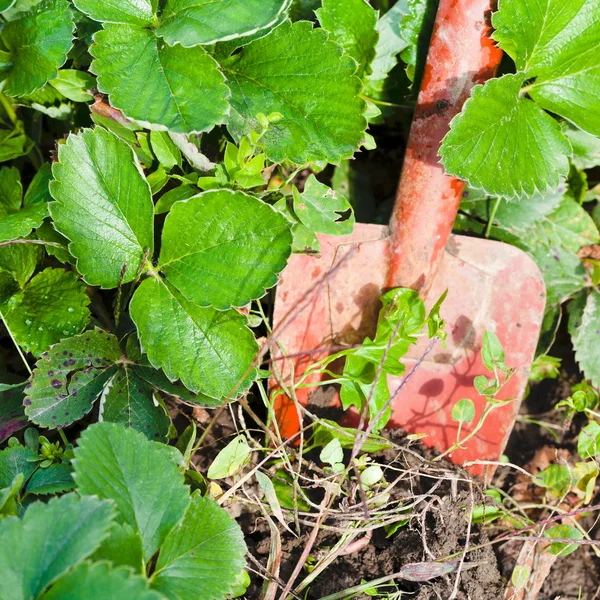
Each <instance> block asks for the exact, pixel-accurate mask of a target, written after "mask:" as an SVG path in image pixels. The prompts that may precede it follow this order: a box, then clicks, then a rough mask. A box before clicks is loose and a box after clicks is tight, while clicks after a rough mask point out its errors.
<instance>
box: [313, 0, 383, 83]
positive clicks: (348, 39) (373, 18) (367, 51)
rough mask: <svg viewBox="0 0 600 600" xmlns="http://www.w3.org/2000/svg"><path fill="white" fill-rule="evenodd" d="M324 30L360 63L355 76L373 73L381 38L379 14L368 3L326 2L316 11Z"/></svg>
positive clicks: (349, 1) (360, 1) (350, 0)
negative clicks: (378, 27) (377, 28)
mask: <svg viewBox="0 0 600 600" xmlns="http://www.w3.org/2000/svg"><path fill="white" fill-rule="evenodd" d="M316 13H317V17H318V19H319V22H320V23H321V27H323V29H326V30H327V31H329V33H330V39H332V40H333V41H334V42H337V43H338V44H339V45H340V46H341V47H342V48H343V49H344V50H345V51H346V53H347V54H348V55H349V56H351V57H352V58H353V59H354V60H355V61H356V62H357V64H358V69H357V71H356V75H358V77H360V78H361V79H362V78H363V77H364V76H365V75H368V74H370V72H371V63H372V62H373V59H374V58H375V46H376V45H377V40H378V38H379V35H378V33H377V30H376V26H377V13H376V12H375V10H373V8H372V7H371V6H370V5H369V3H368V2H366V0H323V2H322V8H320V9H318V10H317V11H316Z"/></svg>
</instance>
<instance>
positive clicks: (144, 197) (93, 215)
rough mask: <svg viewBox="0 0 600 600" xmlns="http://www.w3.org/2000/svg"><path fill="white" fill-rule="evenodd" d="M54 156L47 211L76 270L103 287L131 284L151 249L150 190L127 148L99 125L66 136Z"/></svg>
mask: <svg viewBox="0 0 600 600" xmlns="http://www.w3.org/2000/svg"><path fill="white" fill-rule="evenodd" d="M58 158H59V162H58V163H56V164H55V165H54V167H53V175H54V180H53V181H52V182H51V184H50V192H51V193H52V196H53V198H54V199H55V202H52V203H51V204H50V212H51V214H52V218H53V220H54V225H55V227H56V229H57V230H58V231H59V232H60V233H62V234H63V235H64V236H65V237H66V238H68V239H69V240H70V242H71V243H70V244H69V252H70V253H71V254H72V255H73V256H75V258H77V268H78V270H79V272H80V273H81V274H82V275H83V276H84V278H85V279H86V281H87V282H88V283H89V284H91V285H99V286H101V287H104V288H111V287H117V286H118V285H119V284H120V283H126V282H128V281H131V280H132V279H134V278H135V277H136V275H137V274H138V272H139V270H140V268H141V266H142V261H143V260H144V256H145V255H146V253H147V252H152V249H153V247H154V239H153V212H154V211H153V208H152V200H151V196H150V188H149V186H148V184H147V182H146V181H145V180H144V177H143V174H142V172H141V169H140V168H139V166H138V165H137V164H136V162H135V158H134V154H133V152H132V151H131V148H130V147H129V146H128V145H127V144H126V143H125V142H123V141H121V140H119V139H118V138H117V137H116V136H114V135H112V134H111V133H109V132H107V131H106V130H105V129H102V128H100V127H97V128H95V129H93V130H86V131H84V132H82V133H80V134H78V135H71V136H69V139H68V140H67V142H66V144H64V145H62V146H61V147H60V148H59V153H58ZM123 271H124V272H123Z"/></svg>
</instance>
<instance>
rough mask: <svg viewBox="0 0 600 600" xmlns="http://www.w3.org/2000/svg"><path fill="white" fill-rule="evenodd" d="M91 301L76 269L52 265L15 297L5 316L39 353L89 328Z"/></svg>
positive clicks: (25, 342)
mask: <svg viewBox="0 0 600 600" xmlns="http://www.w3.org/2000/svg"><path fill="white" fill-rule="evenodd" d="M89 303H90V299H89V297H88V296H87V295H86V293H85V285H84V284H83V283H82V282H81V281H79V279H78V278H77V275H76V274H75V273H72V272H69V271H65V270H64V269H52V268H48V269H45V270H44V271H41V272H40V273H38V274H37V275H36V276H35V277H33V278H32V279H31V280H30V281H29V283H27V285H25V287H24V288H23V290H22V291H21V292H20V293H18V294H15V295H14V296H13V297H12V298H11V300H10V302H9V303H8V310H7V312H6V313H5V315H4V317H5V320H6V323H7V325H8V327H9V328H10V330H11V332H12V334H13V336H14V337H15V339H16V341H17V343H18V344H19V345H20V346H21V347H22V348H23V349H24V350H26V351H27V352H31V353H32V354H34V355H35V356H39V355H40V354H41V353H42V352H43V351H44V350H47V349H48V348H49V347H50V346H51V345H52V344H55V343H56V342H58V341H60V340H61V339H63V338H68V337H70V336H72V335H76V334H78V333H80V332H81V331H82V330H83V329H84V328H85V326H86V325H87V324H88V322H89V319H90V311H89V310H88V304H89Z"/></svg>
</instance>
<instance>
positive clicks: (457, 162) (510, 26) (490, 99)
mask: <svg viewBox="0 0 600 600" xmlns="http://www.w3.org/2000/svg"><path fill="white" fill-rule="evenodd" d="M563 9H564V7H563V6H562V3H561V2H560V0H550V1H549V2H545V3H541V4H540V3H538V2H535V1H534V0H502V1H501V2H500V3H499V6H498V12H497V13H495V14H494V16H493V25H494V28H495V32H494V38H495V39H496V41H497V42H498V44H499V46H500V47H501V48H502V49H503V50H505V51H506V52H507V53H508V54H509V55H510V56H511V58H512V59H513V60H514V61H515V63H516V68H517V73H516V74H515V75H505V76H504V77H502V78H500V79H494V80H491V81H489V82H488V83H487V84H486V85H485V86H477V87H476V88H475V89H474V90H473V96H472V98H471V99H470V100H468V101H467V103H466V104H465V106H464V108H463V111H462V113H461V114H460V115H459V116H458V117H456V118H455V119H454V120H453V121H452V123H451V131H450V132H449V133H448V135H447V136H446V138H445V139H444V143H443V145H442V149H441V152H440V154H441V156H442V161H443V163H444V166H445V167H446V170H447V172H448V173H450V174H452V175H456V176H457V177H460V178H462V179H466V180H467V181H468V182H469V184H470V185H472V186H473V187H475V188H479V189H483V190H484V191H485V192H486V193H488V194H493V195H496V196H501V197H505V198H522V197H524V196H532V195H533V194H534V193H536V192H540V193H545V192H546V191H547V189H548V188H551V189H552V188H556V186H557V185H558V181H559V178H560V177H561V176H566V175H567V174H568V158H569V157H570V155H571V153H572V150H571V144H570V142H569V139H568V138H567V136H565V134H564V132H563V131H562V130H561V128H560V126H559V124H558V123H557V122H556V121H555V120H554V118H553V117H551V116H550V115H549V114H548V112H550V113H552V114H554V115H558V116H560V117H562V118H564V119H566V120H568V121H571V122H572V123H574V124H575V125H577V126H578V127H580V128H581V129H583V130H584V131H586V132H588V133H590V134H593V135H600V120H599V119H598V115H597V110H596V105H595V100H594V97H595V91H594V90H596V88H597V87H598V74H599V73H600V60H599V59H598V56H597V53H595V52H593V51H590V49H591V48H594V47H596V46H597V45H598V43H599V42H600V33H599V31H600V27H598V24H599V23H600V8H599V7H598V3H597V2H595V0H576V1H575V2H571V3H570V4H569V6H568V8H566V9H564V10H563ZM524 23H528V24H530V26H527V27H524V26H523V24H524ZM545 111H548V112H545ZM506 148H509V149H510V151H508V152H506V151H505V149H506Z"/></svg>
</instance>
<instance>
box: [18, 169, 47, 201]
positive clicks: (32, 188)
mask: <svg viewBox="0 0 600 600" xmlns="http://www.w3.org/2000/svg"><path fill="white" fill-rule="evenodd" d="M51 179H52V165H51V164H50V163H44V164H43V165H42V166H41V167H40V170H39V171H38V172H37V173H36V174H35V175H34V176H33V179H32V180H31V183H30V184H29V187H28V188H27V191H26V192H25V197H24V198H23V206H31V205H32V204H38V203H40V204H45V203H47V202H50V201H51V200H52V196H51V195H50V188H49V185H48V184H49V183H50V180H51Z"/></svg>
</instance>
